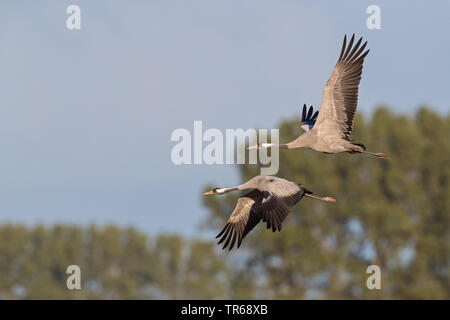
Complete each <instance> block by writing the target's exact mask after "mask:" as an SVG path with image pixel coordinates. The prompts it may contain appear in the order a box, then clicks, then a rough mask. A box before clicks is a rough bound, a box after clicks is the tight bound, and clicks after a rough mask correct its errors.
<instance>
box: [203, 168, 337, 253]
mask: <svg viewBox="0 0 450 320" xmlns="http://www.w3.org/2000/svg"><path fill="white" fill-rule="evenodd" d="M245 189H253V190H252V191H250V192H248V193H246V194H244V195H243V196H241V197H240V198H239V199H238V201H237V204H236V207H235V208H234V211H233V212H232V213H231V215H230V218H229V219H228V221H227V223H226V224H225V227H224V228H223V229H222V231H221V232H220V233H219V234H218V235H217V236H216V238H219V237H221V238H220V240H219V242H218V243H217V244H221V243H222V242H224V241H225V244H224V245H223V248H222V249H225V248H226V247H227V246H229V250H231V249H233V247H234V244H235V243H236V240H237V248H239V247H240V246H241V242H242V239H243V238H244V237H245V236H246V235H247V234H248V233H249V232H250V231H251V230H252V229H253V228H254V227H255V226H256V225H257V224H258V223H259V222H260V221H261V220H262V221H263V222H266V223H267V229H270V228H272V231H273V232H275V231H276V230H278V231H281V224H282V222H283V220H284V219H285V218H286V216H287V215H288V213H289V211H290V210H291V208H292V207H293V206H294V205H295V204H296V203H297V202H299V201H300V200H301V199H302V198H303V196H307V197H310V198H314V199H318V200H322V201H328V202H336V200H334V199H333V198H331V197H323V198H322V197H316V196H313V195H312V192H311V191H309V190H308V189H306V188H305V187H303V186H302V185H301V184H298V183H295V182H291V181H288V180H286V179H282V178H277V177H273V176H261V175H260V176H256V177H253V178H252V179H250V180H248V181H247V182H245V183H243V184H241V185H239V186H236V187H231V188H214V189H212V190H211V191H208V192H205V193H204V195H209V194H225V193H228V192H232V191H236V190H245Z"/></svg>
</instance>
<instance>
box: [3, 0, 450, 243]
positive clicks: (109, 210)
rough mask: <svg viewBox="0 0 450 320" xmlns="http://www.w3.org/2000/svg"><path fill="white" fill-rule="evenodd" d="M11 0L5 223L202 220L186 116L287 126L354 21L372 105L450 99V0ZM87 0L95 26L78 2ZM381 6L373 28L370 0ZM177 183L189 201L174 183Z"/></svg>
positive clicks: (199, 170) (174, 226)
mask: <svg viewBox="0 0 450 320" xmlns="http://www.w3.org/2000/svg"><path fill="white" fill-rule="evenodd" d="M132 3H133V5H131V2H127V1H111V0H109V1H106V0H104V1H99V0H98V1H80V0H72V1H2V2H1V3H0V177H1V179H0V222H24V223H28V224H32V223H54V222H65V223H78V224H86V223H90V222H94V223H101V224H103V223H108V222H114V223H118V224H120V225H135V226H137V227H138V228H140V229H142V230H144V231H148V232H150V233H156V232H162V231H169V232H180V233H182V234H185V235H193V234H194V233H195V232H196V231H197V230H198V225H199V223H200V221H201V220H202V219H203V218H205V217H206V214H207V212H206V210H205V209H204V208H203V207H202V205H201V191H202V188H203V187H204V186H205V185H206V184H208V183H212V184H215V185H229V184H230V185H231V184H237V183H240V181H239V175H238V171H237V168H236V167H235V166H232V165H223V166H217V165H216V166H207V165H202V166H194V165H191V166H175V165H173V164H172V162H171V161H170V151H171V148H172V147H173V146H174V143H173V142H171V141H170V135H171V133H172V131H173V130H174V129H176V128H187V129H189V130H192V129H193V122H194V120H202V121H203V126H204V128H205V129H206V128H219V129H225V128H251V127H267V128H273V127H276V125H277V124H278V123H279V121H280V120H282V119H288V118H291V117H299V115H300V105H303V103H307V104H313V105H316V106H317V105H319V104H320V99H321V94H322V87H323V85H324V84H325V82H326V81H327V79H328V77H329V75H330V73H331V71H332V68H333V66H334V64H335V62H336V59H337V57H338V55H339V49H340V45H341V42H342V38H343V35H344V34H345V33H347V34H350V33H353V32H355V33H356V34H357V35H361V36H364V37H365V38H366V39H367V40H368V41H369V47H370V48H371V52H370V54H369V56H368V58H367V59H366V63H365V67H364V74H363V79H362V81H361V86H360V100H359V107H358V108H359V110H361V111H363V112H364V113H367V114H368V115H370V113H371V111H372V110H374V108H375V107H376V105H378V104H380V103H383V104H387V105H389V106H391V107H392V108H393V110H394V111H395V112H398V113H405V114H411V113H413V112H414V110H416V109H417V107H418V106H419V105H421V104H423V103H427V104H428V105H429V106H430V107H432V108H433V109H435V110H436V111H439V112H441V113H448V112H449V110H450V101H449V100H448V98H447V92H448V85H449V81H448V75H449V73H450V59H449V57H450V43H449V41H447V39H448V34H447V33H448V30H450V20H449V19H448V14H449V12H450V3H449V2H446V1H434V2H432V3H427V2H426V1H416V2H414V3H413V2H410V1H340V2H339V3H338V2H337V1H335V2H331V1H277V2H275V1H256V0H254V1H237V0H236V1H206V0H205V1H133V2H132ZM70 4H77V5H79V6H80V8H81V27H82V29H81V30H75V31H69V30H67V28H66V23H65V21H66V19H67V17H68V15H67V14H66V8H67V7H68V6H69V5H70ZM371 4H377V5H379V6H380V8H381V29H380V30H368V29H367V27H366V19H367V14H366V8H367V7H368V6H369V5H371ZM174 194H175V195H176V199H177V200H176V201H174V200H173V199H174V196H173V195H174Z"/></svg>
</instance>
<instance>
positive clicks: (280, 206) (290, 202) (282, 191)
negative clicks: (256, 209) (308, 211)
mask: <svg viewBox="0 0 450 320" xmlns="http://www.w3.org/2000/svg"><path fill="white" fill-rule="evenodd" d="M305 191H306V189H304V188H303V187H301V186H300V185H299V184H297V183H294V182H291V181H288V180H285V179H280V178H278V179H275V180H274V181H273V182H271V183H269V184H267V186H266V188H265V190H264V199H263V200H262V204H261V208H262V212H263V218H262V219H263V221H264V222H267V229H269V228H272V231H273V232H275V231H276V230H277V229H278V231H281V226H282V222H283V220H284V219H285V218H286V216H287V215H288V213H289V211H290V210H291V209H292V207H293V206H294V205H295V204H296V203H297V202H299V201H300V200H301V199H302V198H303V195H304V194H305Z"/></svg>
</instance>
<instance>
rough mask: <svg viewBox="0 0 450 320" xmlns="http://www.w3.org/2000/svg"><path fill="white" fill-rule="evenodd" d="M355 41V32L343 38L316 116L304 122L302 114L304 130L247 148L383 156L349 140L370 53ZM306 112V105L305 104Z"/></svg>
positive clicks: (365, 43) (359, 41)
mask: <svg viewBox="0 0 450 320" xmlns="http://www.w3.org/2000/svg"><path fill="white" fill-rule="evenodd" d="M354 40H355V35H354V34H353V36H352V38H351V39H350V42H349V44H348V45H347V37H346V36H345V37H344V42H343V44H342V49H341V53H340V55H339V59H338V61H337V63H336V66H335V67H334V70H333V72H332V74H331V77H330V79H329V80H328V82H327V83H326V85H325V87H324V89H323V95H322V103H321V104H320V111H319V115H318V116H317V119H315V120H311V119H309V117H306V118H307V120H306V121H305V123H304V121H303V118H304V117H302V128H303V129H304V130H305V133H303V134H302V135H301V136H299V137H298V138H297V139H295V140H294V141H292V142H290V143H287V144H281V145H274V144H271V143H264V144H259V145H257V146H254V147H250V148H261V147H273V146H278V147H279V148H281V149H295V148H311V149H314V150H316V151H320V152H324V153H339V152H349V153H364V154H368V155H372V156H376V157H380V158H386V156H385V155H384V154H382V153H372V152H368V151H365V147H364V145H362V144H359V143H353V142H352V141H351V139H350V134H351V132H352V129H353V120H354V116H355V111H356V107H357V104H358V86H359V82H360V80H361V74H362V69H363V63H364V58H365V57H366V56H367V54H368V53H369V49H367V50H366V51H364V49H365V48H366V45H367V41H366V42H364V44H363V45H361V42H362V38H360V39H359V40H358V41H357V42H356V44H355V45H354V46H353V43H354ZM305 112H306V106H304V113H305ZM311 114H312V109H311V108H310V111H309V113H308V115H311ZM311 125H312V126H311Z"/></svg>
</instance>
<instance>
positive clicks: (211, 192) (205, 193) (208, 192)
mask: <svg viewBox="0 0 450 320" xmlns="http://www.w3.org/2000/svg"><path fill="white" fill-rule="evenodd" d="M209 194H214V192H213V191H212V190H209V191H206V192H204V193H203V195H204V196H207V195H209Z"/></svg>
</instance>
